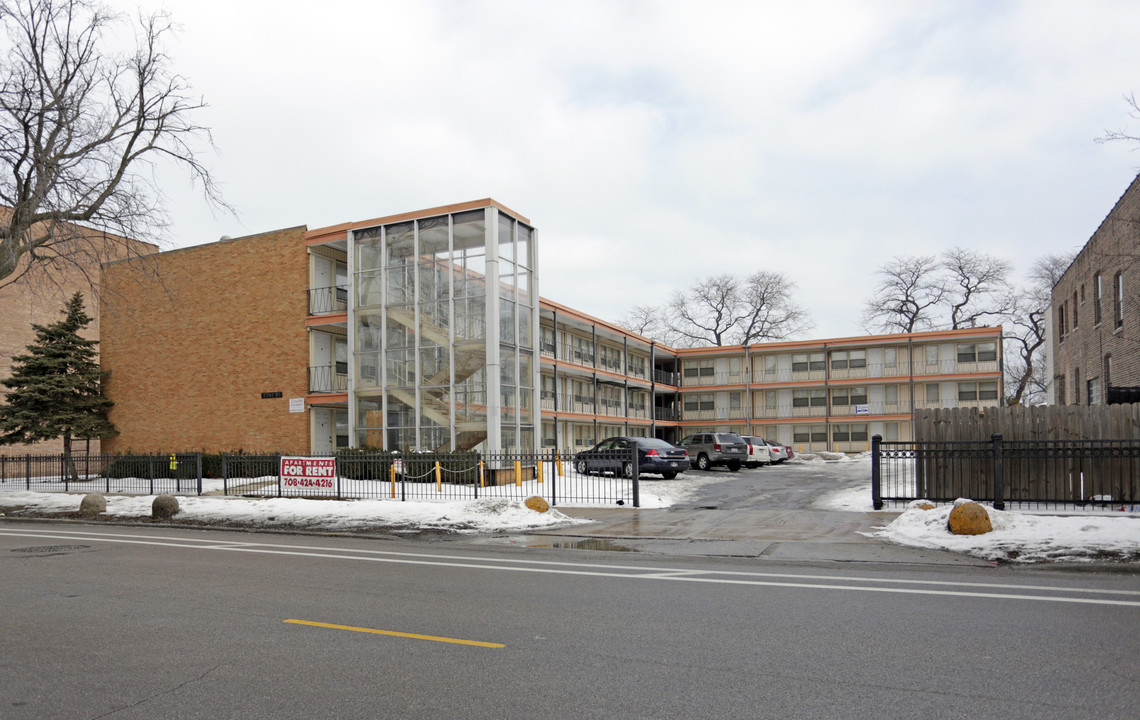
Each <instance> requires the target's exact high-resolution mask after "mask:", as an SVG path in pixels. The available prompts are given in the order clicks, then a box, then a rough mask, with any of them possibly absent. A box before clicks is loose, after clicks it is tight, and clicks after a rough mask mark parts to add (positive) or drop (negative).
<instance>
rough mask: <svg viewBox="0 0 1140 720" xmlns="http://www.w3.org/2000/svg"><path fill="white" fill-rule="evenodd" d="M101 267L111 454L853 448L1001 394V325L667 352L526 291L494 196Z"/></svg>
mask: <svg viewBox="0 0 1140 720" xmlns="http://www.w3.org/2000/svg"><path fill="white" fill-rule="evenodd" d="M137 262H139V261H137V260H128V261H122V262H119V263H112V264H109V265H106V266H105V267H104V282H105V284H106V286H107V290H108V292H105V293H104V309H103V317H104V326H103V340H102V342H103V364H104V368H105V369H106V370H108V371H109V372H110V376H109V381H108V385H107V393H108V396H109V397H110V398H111V399H112V400H113V401H114V402H115V406H114V408H113V409H112V411H111V419H112V421H113V422H114V423H115V424H116V426H117V427H118V428H119V430H120V435H118V436H117V437H115V438H113V439H110V440H108V441H107V442H106V443H105V445H106V446H107V448H108V449H109V450H128V449H131V450H154V449H161V450H164V451H165V450H170V449H177V450H183V449H186V450H189V449H201V450H212V451H238V450H245V451H265V450H272V451H284V452H298V453H299V452H330V451H332V450H334V449H336V448H338V447H376V448H385V449H392V450H401V451H407V450H428V451H431V450H450V449H479V450H483V451H499V450H506V451H512V450H522V451H530V450H533V449H536V448H539V447H544V448H558V449H562V450H566V451H573V450H576V449H581V448H585V447H589V446H591V445H593V444H594V443H595V442H596V441H597V440H600V439H603V438H605V437H609V436H613V435H644V436H656V437H662V438H664V439H666V440H672V441H676V440H679V439H680V438H681V437H682V436H683V435H685V434H688V433H690V432H695V431H698V430H727V431H735V432H740V433H748V434H760V435H765V436H767V437H771V438H772V439H774V440H778V441H781V442H784V443H786V444H789V445H793V446H794V447H796V448H797V449H800V450H803V451H808V450H822V449H830V450H837V451H859V450H863V449H865V447H866V446H867V444H868V443H869V441H870V436H871V435H873V434H881V435H883V436H884V438H887V439H892V440H893V439H900V440H906V439H909V438H910V413H911V412H912V410H913V409H914V408H916V407H929V406H937V407H954V406H959V405H967V406H973V405H983V406H984V405H988V404H997V403H998V402H1000V398H1001V396H1002V386H1001V377H1002V375H1001V343H1000V336H1001V332H1000V329H998V328H977V329H969V330H957V331H947V332H933V333H914V334H909V335H883V336H867V337H855V338H839V339H833V340H815V341H797V342H782V343H765V344H762V345H755V346H752V347H740V346H737V347H717V348H694V349H674V348H668V347H664V346H662V345H660V344H659V343H656V342H655V341H653V340H652V339H649V338H646V337H642V336H640V335H637V334H635V333H631V332H629V331H627V330H624V329H622V328H620V327H618V326H616V325H613V324H610V323H607V322H605V321H603V320H600V319H598V318H594V317H590V316H589V315H586V314H584V313H581V312H579V311H577V310H574V309H573V308H570V307H567V306H564V305H560V304H558V303H556V302H553V301H550V300H546V299H541V298H540V297H539V292H538V267H539V263H538V233H537V231H536V230H535V229H534V227H533V225H532V224H531V223H530V221H529V220H528V219H527V218H526V217H524V216H522V215H520V214H518V213H516V212H514V211H512V210H510V209H509V208H507V207H505V206H503V205H502V204H500V203H498V202H496V201H494V200H491V199H484V200H477V201H473V202H468V203H462V204H457V205H449V206H444V207H437V208H431V209H428V210H422V211H417V212H412V213H405V214H401V215H393V216H388V217H382V218H376V219H373V220H367V221H362V222H353V223H345V224H342V225H337V226H332V227H327V228H318V229H308V228H305V227H295V228H288V229H283V230H278V231H273V232H269V233H262V234H258V235H252V236H248V237H244V238H237V239H228V238H224V239H223V240H221V241H219V242H216V243H210V244H206V245H200V246H196V247H191V248H185V249H181V250H174V251H170V252H165V253H158V254H156V255H154V256H152V257H151V258H148V262H149V263H150V264H151V266H152V267H153V269H154V270H155V272H156V273H157V277H158V278H160V281H159V282H153V283H149V284H140V283H138V282H136V276H134V275H133V274H132V273H131V272H130V270H131V269H132V264H133V263H137Z"/></svg>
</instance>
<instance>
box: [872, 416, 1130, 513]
mask: <svg viewBox="0 0 1140 720" xmlns="http://www.w3.org/2000/svg"><path fill="white" fill-rule="evenodd" d="M871 496H872V500H873V504H874V507H875V509H876V510H878V509H881V508H882V507H883V505H884V504H885V503H892V504H896V505H897V504H904V503H909V502H911V501H913V500H930V501H932V502H953V501H954V500H957V499H958V498H969V499H971V500H978V501H983V502H991V503H992V504H993V506H994V507H995V508H997V509H999V510H1002V509H1004V508H1005V506H1006V503H1011V504H1016V505H1017V506H1019V507H1045V508H1064V507H1076V508H1088V507H1103V508H1113V509H1120V508H1127V509H1132V508H1133V507H1135V506H1137V505H1140V441H1138V440H1047V441H1044V440H1003V438H1002V435H1001V434H1000V433H997V434H994V435H993V436H991V438H990V440H989V441H943V442H883V441H882V437H881V436H879V435H876V436H874V437H872V438H871Z"/></svg>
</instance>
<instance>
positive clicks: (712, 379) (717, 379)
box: [683, 372, 744, 387]
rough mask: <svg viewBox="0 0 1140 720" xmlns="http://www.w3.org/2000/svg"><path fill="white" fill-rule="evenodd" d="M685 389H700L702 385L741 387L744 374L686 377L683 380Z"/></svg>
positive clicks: (731, 373) (726, 373)
mask: <svg viewBox="0 0 1140 720" xmlns="http://www.w3.org/2000/svg"><path fill="white" fill-rule="evenodd" d="M683 383H684V386H685V387H701V386H704V385H743V384H744V373H741V372H725V373H713V374H712V375H686V376H685V377H684V378H683Z"/></svg>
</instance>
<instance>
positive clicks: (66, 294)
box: [0, 209, 156, 455]
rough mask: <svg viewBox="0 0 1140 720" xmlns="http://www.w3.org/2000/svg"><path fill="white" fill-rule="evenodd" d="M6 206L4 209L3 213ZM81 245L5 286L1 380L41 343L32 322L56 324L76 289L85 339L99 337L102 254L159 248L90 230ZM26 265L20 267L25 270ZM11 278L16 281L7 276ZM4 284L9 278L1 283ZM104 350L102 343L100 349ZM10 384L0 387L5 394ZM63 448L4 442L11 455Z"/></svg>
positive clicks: (0, 299) (2, 448) (53, 443)
mask: <svg viewBox="0 0 1140 720" xmlns="http://www.w3.org/2000/svg"><path fill="white" fill-rule="evenodd" d="M3 212H4V210H3V209H0V214H3ZM76 242H77V243H79V248H78V249H76V250H75V252H74V253H70V252H69V253H66V254H67V255H68V257H69V259H70V261H71V262H62V263H54V264H51V265H46V264H45V265H43V266H42V268H43V269H41V270H39V271H32V272H30V273H28V274H26V275H24V276H23V277H22V278H20V279H19V280H17V281H15V282H12V283H10V284H7V285H5V286H4V287H0V378H7V377H10V376H11V374H12V372H11V370H12V357H13V356H15V355H25V354H27V348H28V345H31V344H32V343H33V342H35V339H36V337H35V331H33V330H32V325H33V324H36V325H50V324H52V323H55V322H58V321H60V320H62V319H63V317H64V316H63V310H64V306H65V305H66V304H67V301H68V300H70V299H71V296H72V295H74V294H75V293H76V292H82V293H83V301H84V310H86V312H87V314H88V315H89V316H90V317H91V324H90V325H88V326H87V329H86V330H84V331H83V332H82V333H80V334H81V335H82V336H83V337H85V338H88V339H91V340H98V339H99V303H98V301H97V298H96V292H95V289H93V288H92V287H91V282H90V281H89V280H88V278H89V277H90V278H91V279H92V280H93V281H95V282H98V278H99V273H98V267H99V265H98V261H97V260H96V257H97V256H102V257H105V258H121V257H126V256H128V255H130V254H150V253H153V252H154V251H155V249H156V248H155V246H154V245H152V244H150V243H144V242H138V241H131V240H125V239H123V238H118V237H112V236H103V235H100V234H98V233H95V232H89V233H88V234H87V236H86V237H84V238H83V239H82V240H77V241H76ZM21 271H22V268H21V270H20V271H18V272H21ZM6 280H11V278H7V279H6ZM0 282H3V281H0ZM98 349H99V348H98V347H96V350H98ZM7 391H8V388H6V387H4V386H2V385H0V394H5V393H7ZM90 445H91V451H92V452H99V448H100V441H99V440H98V439H94V440H91V443H90ZM86 447H87V444H86V442H85V441H83V440H77V441H76V442H74V443H73V445H72V448H73V449H75V450H78V451H80V452H82V451H84V450H85V449H86ZM61 452H63V440H46V441H44V442H39V443H34V444H27V445H24V444H17V445H0V453H3V454H5V455H23V454H28V453H31V454H37V455H38V454H55V453H61Z"/></svg>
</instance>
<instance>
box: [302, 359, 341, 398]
mask: <svg viewBox="0 0 1140 720" xmlns="http://www.w3.org/2000/svg"><path fill="white" fill-rule="evenodd" d="M347 391H348V371H347V368H343V367H338V366H336V365H318V366H316V367H311V368H309V392H311V393H342V392H347Z"/></svg>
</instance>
